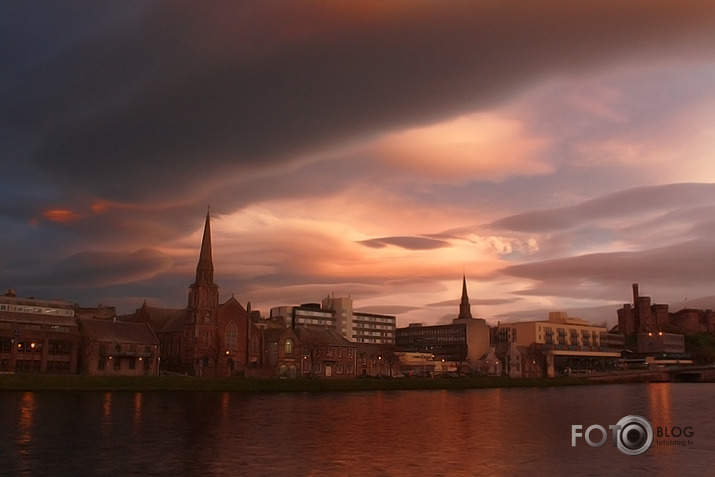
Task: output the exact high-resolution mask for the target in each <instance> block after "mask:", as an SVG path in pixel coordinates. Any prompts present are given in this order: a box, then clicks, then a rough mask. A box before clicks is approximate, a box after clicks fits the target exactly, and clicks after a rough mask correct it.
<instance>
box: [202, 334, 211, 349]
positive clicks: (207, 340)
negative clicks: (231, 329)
mask: <svg viewBox="0 0 715 477" xmlns="http://www.w3.org/2000/svg"><path fill="white" fill-rule="evenodd" d="M203 344H204V346H209V345H210V344H211V333H209V332H208V331H204V336H203Z"/></svg>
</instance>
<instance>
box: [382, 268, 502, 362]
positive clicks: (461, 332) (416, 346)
mask: <svg viewBox="0 0 715 477" xmlns="http://www.w3.org/2000/svg"><path fill="white" fill-rule="evenodd" d="M395 344H396V347H397V350H398V352H407V353H429V354H432V355H434V358H435V360H437V361H442V360H444V361H451V362H458V363H465V362H466V363H467V364H468V366H469V367H470V369H472V370H476V369H477V367H478V366H479V362H480V360H481V359H482V358H483V357H484V356H485V355H486V354H487V353H489V351H490V329H489V325H487V323H486V321H485V320H483V319H481V318H474V317H472V312H471V305H470V303H469V296H468V294H467V281H466V277H463V279H462V297H461V300H460V305H459V315H458V316H457V318H455V319H454V320H452V323H449V324H445V325H431V326H423V325H422V324H421V323H411V324H410V325H409V326H407V327H406V328H398V329H397V330H396V338H395Z"/></svg>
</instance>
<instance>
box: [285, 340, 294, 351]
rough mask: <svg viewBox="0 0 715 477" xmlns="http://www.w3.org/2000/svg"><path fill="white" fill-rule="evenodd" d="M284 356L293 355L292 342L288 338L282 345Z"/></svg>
mask: <svg viewBox="0 0 715 477" xmlns="http://www.w3.org/2000/svg"><path fill="white" fill-rule="evenodd" d="M283 349H284V351H285V354H293V340H292V339H290V338H288V339H287V340H285V343H284V345H283Z"/></svg>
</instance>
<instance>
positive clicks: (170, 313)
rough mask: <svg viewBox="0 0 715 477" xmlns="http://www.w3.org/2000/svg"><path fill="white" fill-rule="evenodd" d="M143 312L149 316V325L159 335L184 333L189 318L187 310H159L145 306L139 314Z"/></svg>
mask: <svg viewBox="0 0 715 477" xmlns="http://www.w3.org/2000/svg"><path fill="white" fill-rule="evenodd" d="M142 310H143V312H144V313H146V314H147V315H148V317H149V323H150V324H151V327H152V328H153V329H154V331H156V332H157V333H174V332H180V331H183V330H184V325H185V324H186V320H187V317H188V310H187V309H186V308H179V309H175V308H157V307H153V306H147V305H144V306H143V307H142V308H141V309H140V310H139V312H138V313H141V312H142Z"/></svg>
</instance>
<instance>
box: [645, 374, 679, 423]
mask: <svg viewBox="0 0 715 477" xmlns="http://www.w3.org/2000/svg"><path fill="white" fill-rule="evenodd" d="M672 389H673V387H672V386H671V385H670V384H667V383H656V384H653V385H651V386H648V391H649V392H648V404H649V411H650V416H651V418H652V419H651V424H654V425H655V424H657V425H659V426H673V418H672V414H671V409H672V406H673V403H672V402H671V399H670V393H671V390H672Z"/></svg>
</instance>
